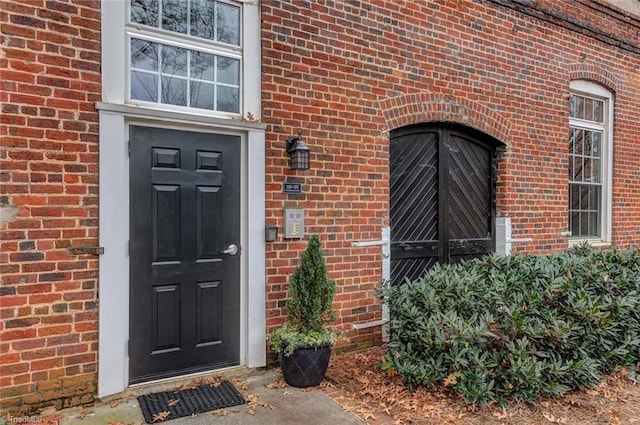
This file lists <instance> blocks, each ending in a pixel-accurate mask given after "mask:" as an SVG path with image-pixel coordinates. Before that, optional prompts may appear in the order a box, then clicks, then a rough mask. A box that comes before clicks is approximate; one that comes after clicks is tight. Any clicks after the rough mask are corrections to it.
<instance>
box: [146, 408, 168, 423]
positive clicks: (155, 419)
mask: <svg viewBox="0 0 640 425" xmlns="http://www.w3.org/2000/svg"><path fill="white" fill-rule="evenodd" d="M170 414H171V412H168V411H166V410H165V411H164V412H160V413H156V414H155V415H153V417H152V418H151V420H152V423H156V422H162V421H164V420H165V419H167V416H169V415H170Z"/></svg>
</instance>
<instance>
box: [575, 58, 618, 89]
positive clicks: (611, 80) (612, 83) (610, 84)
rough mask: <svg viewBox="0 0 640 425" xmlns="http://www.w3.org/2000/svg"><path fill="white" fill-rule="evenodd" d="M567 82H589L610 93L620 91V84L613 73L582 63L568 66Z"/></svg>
mask: <svg viewBox="0 0 640 425" xmlns="http://www.w3.org/2000/svg"><path fill="white" fill-rule="evenodd" d="M569 80H571V81H573V80H589V81H593V82H594V83H598V84H600V85H601V86H604V87H606V88H607V89H608V90H610V91H612V92H614V93H615V92H618V91H620V90H622V88H623V87H622V83H621V82H620V80H619V79H618V77H616V76H615V75H614V74H613V73H611V72H610V71H608V70H606V69H604V68H602V67H600V66H598V65H590V64H584V63H575V64H572V65H569Z"/></svg>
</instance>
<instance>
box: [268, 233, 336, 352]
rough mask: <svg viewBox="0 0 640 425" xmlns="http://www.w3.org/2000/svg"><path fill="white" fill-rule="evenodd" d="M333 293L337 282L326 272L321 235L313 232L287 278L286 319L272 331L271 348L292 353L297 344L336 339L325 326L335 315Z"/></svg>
mask: <svg viewBox="0 0 640 425" xmlns="http://www.w3.org/2000/svg"><path fill="white" fill-rule="evenodd" d="M335 293H336V283H335V281H334V280H332V279H330V278H329V275H328V273H327V265H326V263H325V261H324V257H323V255H322V248H321V244H320V237H319V236H318V235H312V236H311V238H310V239H309V243H308V245H307V248H306V249H305V250H304V252H303V253H302V256H301V258H300V264H299V265H298V266H297V267H296V268H295V270H294V272H293V274H292V275H291V277H290V278H289V288H288V289H287V304H286V305H287V322H286V323H285V324H284V325H283V326H282V327H280V328H279V329H278V330H277V331H276V332H274V333H273V334H272V335H271V338H270V339H271V345H272V346H273V349H274V351H276V352H280V351H282V350H283V351H284V353H285V355H291V354H292V353H293V351H294V350H295V349H296V348H297V347H299V346H320V345H322V344H325V343H333V342H335V339H336V336H335V334H334V333H333V332H332V331H331V330H330V329H329V328H328V327H327V325H328V324H329V323H331V322H332V321H334V320H335V319H336V314H335V311H334V310H333V298H334V296H335Z"/></svg>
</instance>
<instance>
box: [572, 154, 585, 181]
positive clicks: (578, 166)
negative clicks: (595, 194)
mask: <svg viewBox="0 0 640 425" xmlns="http://www.w3.org/2000/svg"><path fill="white" fill-rule="evenodd" d="M583 170H584V159H583V158H582V157H580V156H578V157H575V158H573V179H572V180H573V181H574V182H581V181H584V180H583V179H584V177H583V176H584V174H583Z"/></svg>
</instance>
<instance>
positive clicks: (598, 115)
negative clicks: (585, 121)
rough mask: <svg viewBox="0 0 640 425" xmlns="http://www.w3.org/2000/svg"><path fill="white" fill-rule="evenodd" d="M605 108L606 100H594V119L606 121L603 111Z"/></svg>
mask: <svg viewBox="0 0 640 425" xmlns="http://www.w3.org/2000/svg"><path fill="white" fill-rule="evenodd" d="M603 109H604V102H603V101H601V100H594V101H593V120H594V121H597V122H604V119H603V113H602V111H603Z"/></svg>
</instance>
